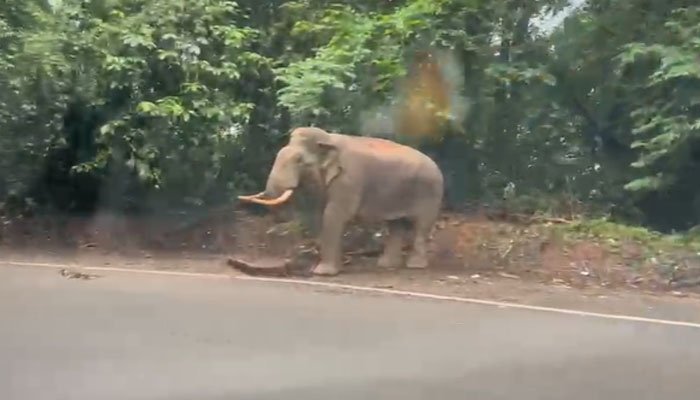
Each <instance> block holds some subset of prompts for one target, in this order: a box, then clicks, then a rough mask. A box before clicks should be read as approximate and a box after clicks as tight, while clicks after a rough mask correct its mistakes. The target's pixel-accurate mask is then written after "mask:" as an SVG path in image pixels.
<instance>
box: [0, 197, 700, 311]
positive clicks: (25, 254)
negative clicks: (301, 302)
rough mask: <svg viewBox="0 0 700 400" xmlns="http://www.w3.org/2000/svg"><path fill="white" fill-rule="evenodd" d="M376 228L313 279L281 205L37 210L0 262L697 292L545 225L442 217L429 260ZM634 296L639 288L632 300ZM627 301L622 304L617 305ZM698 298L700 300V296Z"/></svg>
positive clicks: (490, 288)
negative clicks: (386, 240) (390, 262)
mask: <svg viewBox="0 0 700 400" xmlns="http://www.w3.org/2000/svg"><path fill="white" fill-rule="evenodd" d="M382 233H383V232H382V230H381V227H379V226H373V227H366V226H358V225H356V226H353V227H351V228H350V229H349V230H348V232H347V233H346V237H345V247H344V250H345V255H346V256H345V270H344V273H343V274H341V275H339V276H336V277H330V278H318V277H310V276H309V275H308V270H309V269H310V268H311V266H312V265H313V264H314V262H315V261H316V259H317V251H316V246H315V242H314V240H313V239H311V237H312V236H311V235H309V234H308V233H306V232H304V231H303V229H302V228H301V225H300V224H299V223H298V222H295V219H291V218H289V214H284V213H283V214H261V213H259V215H255V214H254V213H251V212H249V211H243V210H235V211H224V212H220V213H218V214H216V213H214V214H210V215H208V216H205V217H200V218H195V219H193V220H187V219H186V218H184V217H183V218H157V217H140V218H136V217H132V218H125V217H121V216H115V215H111V214H104V213H101V214H98V215H96V216H93V217H85V218H77V217H70V218H68V217H64V218H57V217H50V218H49V217H46V218H39V217H34V218H29V219H24V220H13V221H5V223H4V225H3V227H2V230H1V231H0V235H1V237H0V252H1V254H2V259H3V260H5V261H24V262H51V263H62V264H65V263H68V264H72V265H75V266H82V265H90V266H115V267H120V268H145V269H157V270H177V271H196V272H211V273H224V274H233V275H235V274H241V272H240V271H238V270H235V269H234V268H232V267H231V266H230V265H229V263H228V261H229V260H230V259H236V260H244V261H245V262H247V263H251V264H265V263H267V264H268V265H275V264H276V265H285V266H286V269H285V271H286V272H287V276H290V277H295V278H299V279H313V280H324V281H332V282H340V283H347V284H353V285H365V286H374V287H382V288H394V289H402V290H412V291H422V292H430V293H437V294H448V295H459V296H468V297H478V298H484V299H492V300H499V301H508V302H527V303H535V304H539V305H557V306H560V307H561V306H566V305H567V304H568V303H571V302H574V301H575V302H580V301H581V299H582V298H585V299H587V300H586V301H587V302H588V304H589V305H590V307H589V308H592V309H596V308H597V307H598V306H597V305H596V304H599V305H600V307H603V306H604V308H605V310H606V311H610V310H611V308H613V309H614V307H615V301H616V300H613V299H623V298H626V297H627V298H629V297H630V296H632V295H633V294H634V296H636V297H635V298H636V299H638V301H639V302H640V303H639V307H641V308H645V307H646V306H645V303H644V300H643V299H644V298H645V297H644V296H646V297H653V298H655V299H657V300H658V299H660V298H663V299H665V301H672V302H673V301H681V300H682V301H691V300H693V301H697V299H700V295H699V294H698V293H700V292H698V291H697V289H696V287H697V286H694V287H684V288H678V287H674V286H673V285H672V284H671V283H672V282H671V281H670V279H669V275H668V274H664V273H661V272H660V271H664V269H663V268H658V266H655V265H652V264H653V263H650V262H649V261H648V260H647V259H646V258H644V257H642V253H643V250H644V249H641V248H639V246H636V247H635V246H634V245H633V244H628V243H617V244H616V245H615V246H614V248H610V246H605V245H604V244H601V243H598V242H596V241H587V240H583V241H573V242H572V241H570V240H565V239H563V238H562V237H561V236H560V235H558V234H557V233H556V230H555V229H553V228H552V226H551V224H547V223H538V224H523V223H514V222H505V221H497V220H493V218H490V217H487V216H485V215H472V216H464V215H456V214H445V215H443V216H442V217H441V219H440V221H439V222H438V224H437V226H436V229H435V230H434V234H433V238H432V241H431V248H430V268H428V269H427V270H425V271H411V270H405V269H404V270H393V271H384V270H382V271H380V270H378V269H376V268H375V266H374V264H375V262H376V257H377V256H378V253H379V251H380V250H381V244H382ZM640 295H641V296H642V297H640ZM626 304H627V306H628V305H629V301H627V302H626ZM699 304H700V303H699Z"/></svg>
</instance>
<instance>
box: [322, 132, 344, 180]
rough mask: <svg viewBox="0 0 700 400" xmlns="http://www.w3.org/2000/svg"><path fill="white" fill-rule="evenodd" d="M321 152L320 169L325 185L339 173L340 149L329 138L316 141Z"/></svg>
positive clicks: (340, 168)
mask: <svg viewBox="0 0 700 400" xmlns="http://www.w3.org/2000/svg"><path fill="white" fill-rule="evenodd" d="M318 147H319V149H320V152H321V170H322V171H323V181H324V183H325V184H326V186H328V185H330V184H331V182H332V181H333V179H335V178H336V177H338V175H340V172H341V171H342V169H343V168H342V167H341V165H340V150H339V149H338V147H337V146H336V145H335V143H333V142H332V141H330V140H323V141H319V142H318Z"/></svg>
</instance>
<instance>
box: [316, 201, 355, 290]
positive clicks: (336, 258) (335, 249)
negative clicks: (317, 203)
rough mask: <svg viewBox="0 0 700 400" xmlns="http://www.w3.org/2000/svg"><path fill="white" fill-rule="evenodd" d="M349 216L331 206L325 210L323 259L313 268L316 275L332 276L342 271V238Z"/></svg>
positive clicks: (322, 243) (322, 234) (322, 239)
mask: <svg viewBox="0 0 700 400" xmlns="http://www.w3.org/2000/svg"><path fill="white" fill-rule="evenodd" d="M347 220H348V218H347V216H346V215H345V213H343V212H342V211H340V210H337V209H336V208H335V207H332V206H329V207H326V209H325V210H324V212H323V227H322V229H321V249H320V250H321V260H320V262H319V263H318V264H317V265H316V267H315V268H314V269H313V271H312V273H313V274H314V275H323V276H332V275H337V274H338V273H339V272H340V266H341V265H342V261H343V260H342V252H343V249H342V239H343V232H344V230H345V224H346V223H347Z"/></svg>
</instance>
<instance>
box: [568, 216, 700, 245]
mask: <svg viewBox="0 0 700 400" xmlns="http://www.w3.org/2000/svg"><path fill="white" fill-rule="evenodd" d="M555 229H557V230H560V231H561V232H562V233H563V234H564V235H565V236H566V237H568V238H571V239H589V240H590V239H593V240H597V241H602V242H604V243H607V244H609V245H612V246H615V245H618V244H620V243H621V242H633V243H636V244H639V245H642V246H646V247H648V248H649V249H650V250H656V251H664V250H666V251H672V250H691V251H695V252H697V251H700V232H695V231H693V230H691V231H689V232H687V233H685V234H662V233H660V232H655V231H652V230H649V229H647V228H644V227H640V226H630V225H624V224H619V223H616V222H611V221H608V220H606V219H603V218H598V219H587V220H586V219H584V220H580V221H576V222H574V223H572V224H568V225H560V226H557V227H556V228H555Z"/></svg>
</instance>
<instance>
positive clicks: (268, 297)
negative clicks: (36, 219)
mask: <svg viewBox="0 0 700 400" xmlns="http://www.w3.org/2000/svg"><path fill="white" fill-rule="evenodd" d="M102 275H103V276H101V277H99V278H97V279H93V280H80V279H67V278H66V277H63V276H61V275H60V274H59V273H58V271H56V270H52V269H40V268H37V269H32V268H16V267H0V318H1V319H0V321H1V323H0V399H4V400H44V399H46V400H62V399H70V400H82V399H85V400H102V399H105V400H106V399H115V400H131V399H134V400H137V399H138V400H141V399H144V400H146V399H148V400H225V399H226V400H230V399H285V400H302V399H303V400H310V399H323V400H328V399H334V400H341V399H402V400H409V399H440V400H449V399H479V400H491V399H509V400H510V399H518V400H527V399H532V400H547V399H557V400H559V399H567V400H590V399H615V400H643V399H649V400H658V399H674V400H681V399H688V400H691V399H692V400H695V399H698V398H700V379H699V378H700V372H698V371H700V329H697V328H692V327H677V326H665V325H658V324H651V323H641V322H630V321H618V320H606V319H599V318H592V317H579V316H571V315H561V314H554V313H546V312H538V311H526V310H513V309H500V308H497V307H489V306H481V305H471V304H459V303H449V302H439V301H430V300H421V299H406V298H399V297H392V296H386V295H371V294H367V293H364V294H361V293H355V294H348V293H340V292H332V291H328V290H320V289H315V288H310V287H295V286H290V285H282V284H271V283H260V282H246V281H240V280H227V279H207V278H192V277H187V278H184V277H163V276H144V275H132V274H120V273H109V274H102Z"/></svg>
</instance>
